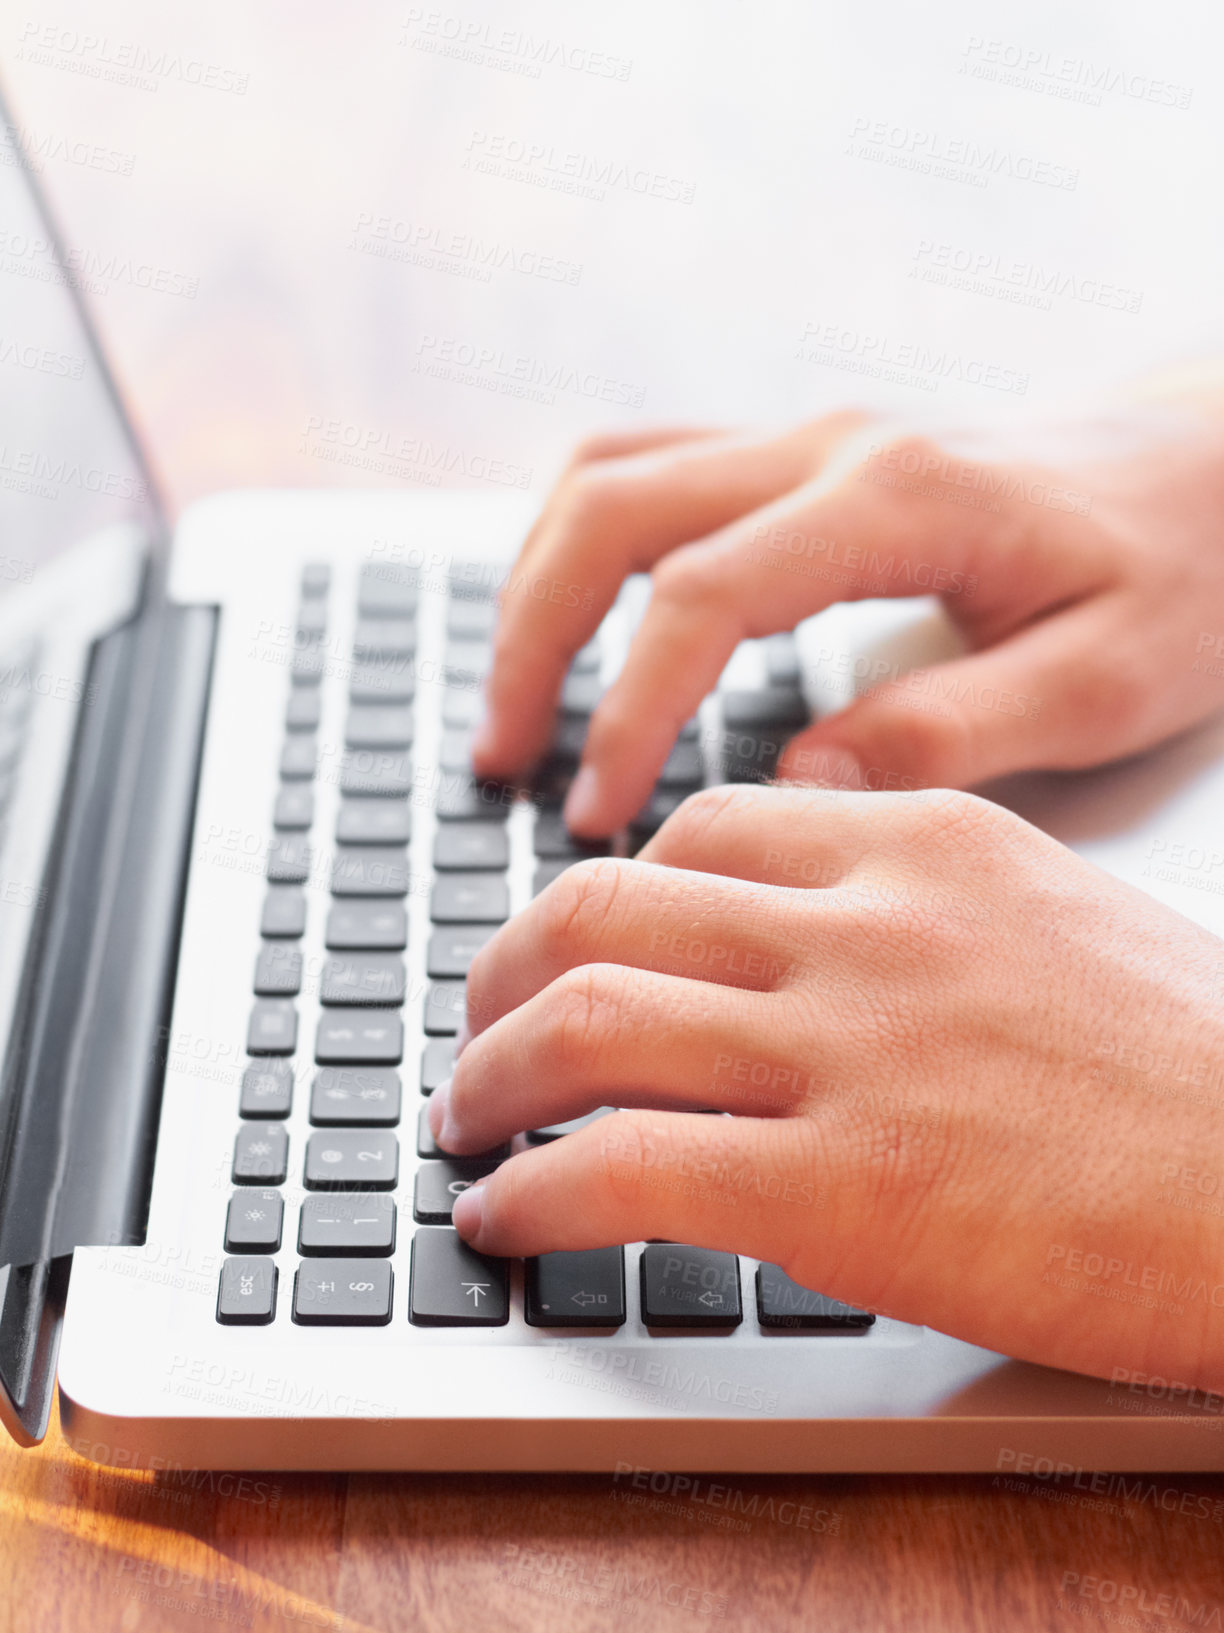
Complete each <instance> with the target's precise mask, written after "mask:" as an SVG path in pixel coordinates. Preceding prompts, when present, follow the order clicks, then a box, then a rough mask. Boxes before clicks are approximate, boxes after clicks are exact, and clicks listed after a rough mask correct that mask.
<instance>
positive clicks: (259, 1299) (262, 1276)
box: [217, 1258, 276, 1327]
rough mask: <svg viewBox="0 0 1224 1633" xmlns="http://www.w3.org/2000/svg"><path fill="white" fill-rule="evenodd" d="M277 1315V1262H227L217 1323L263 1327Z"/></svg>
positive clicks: (251, 1260) (238, 1259) (224, 1265)
mask: <svg viewBox="0 0 1224 1633" xmlns="http://www.w3.org/2000/svg"><path fill="white" fill-rule="evenodd" d="M275 1314H276V1261H275V1260H274V1259H250V1258H233V1259H226V1260H225V1262H224V1263H223V1264H222V1266H221V1285H220V1288H219V1289H218V1292H217V1320H218V1321H220V1322H221V1323H222V1324H223V1325H224V1326H227V1327H264V1326H267V1324H268V1322H269V1321H271V1320H272V1317H273V1316H274V1315H275Z"/></svg>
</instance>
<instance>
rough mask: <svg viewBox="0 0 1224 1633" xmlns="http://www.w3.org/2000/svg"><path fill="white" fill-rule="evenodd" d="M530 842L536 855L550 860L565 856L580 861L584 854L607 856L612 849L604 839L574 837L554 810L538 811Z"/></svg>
mask: <svg viewBox="0 0 1224 1633" xmlns="http://www.w3.org/2000/svg"><path fill="white" fill-rule="evenodd" d="M531 844H532V849H533V850H534V851H535V853H536V855H537V856H539V857H543V858H546V859H547V860H550V861H552V860H557V859H560V858H561V857H565V858H566V859H567V860H568V861H571V862H580V861H581V860H582V859H583V857H586V856H607V855H608V853H609V852H610V851H611V849H612V846H611V845H610V843H609V842H608V841H607V840H606V839H590V840H588V839H575V838H574V836H573V835H572V834H571V833H570V831H569V829H568V828H567V827H566V826H565V823H564V821H563V820H562V816H561V813H560V811H556V810H543V811H540V812H539V813H538V815H537V816H536V819H535V832H534V834H533V835H532V841H531Z"/></svg>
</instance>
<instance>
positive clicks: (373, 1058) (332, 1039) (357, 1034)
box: [315, 1009, 404, 1066]
mask: <svg viewBox="0 0 1224 1633" xmlns="http://www.w3.org/2000/svg"><path fill="white" fill-rule="evenodd" d="M403 1058H404V1023H403V1021H401V1020H400V1018H399V1016H398V1015H396V1014H393V1013H392V1012H391V1011H390V1010H378V1011H376V1012H375V1013H374V1014H370V1013H369V1012H368V1011H366V1010H361V1009H332V1010H328V1011H327V1012H326V1013H325V1014H324V1015H323V1016H322V1017H321V1019H320V1021H319V1030H318V1033H317V1035H316V1038H315V1060H316V1061H317V1063H318V1064H319V1065H320V1066H398V1065H399V1063H400V1061H401V1060H402V1059H403Z"/></svg>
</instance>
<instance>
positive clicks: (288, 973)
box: [255, 941, 302, 998]
mask: <svg viewBox="0 0 1224 1633" xmlns="http://www.w3.org/2000/svg"><path fill="white" fill-rule="evenodd" d="M301 986H302V954H301V952H300V951H299V949H298V948H297V947H291V946H289V945H288V943H287V942H284V941H270V942H268V944H267V945H266V946H265V947H263V948H261V950H260V953H259V957H258V958H257V959H256V960H255V991H256V993H257V994H258V995H259V997H261V998H292V997H295V996H296V994H297V993H298V992H299V991H300V990H301Z"/></svg>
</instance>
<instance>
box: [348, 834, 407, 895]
mask: <svg viewBox="0 0 1224 1633" xmlns="http://www.w3.org/2000/svg"><path fill="white" fill-rule="evenodd" d="M331 888H332V895H333V896H406V895H407V894H408V852H407V850H406V849H405V848H404V847H403V846H402V845H360V846H356V847H354V848H352V849H349V848H348V847H347V846H344V845H340V846H337V848H336V854H335V858H334V860H333V862H332V873H331Z"/></svg>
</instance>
